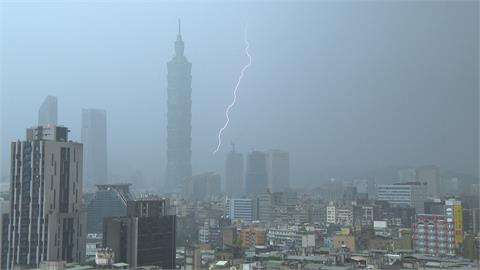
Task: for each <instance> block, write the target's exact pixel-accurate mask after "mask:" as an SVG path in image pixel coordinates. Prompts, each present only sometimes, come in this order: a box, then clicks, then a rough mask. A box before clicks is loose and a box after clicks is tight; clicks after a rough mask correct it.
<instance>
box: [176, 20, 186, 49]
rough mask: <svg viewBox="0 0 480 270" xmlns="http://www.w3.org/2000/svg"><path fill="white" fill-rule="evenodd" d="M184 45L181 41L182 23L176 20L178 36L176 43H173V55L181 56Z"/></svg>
mask: <svg viewBox="0 0 480 270" xmlns="http://www.w3.org/2000/svg"><path fill="white" fill-rule="evenodd" d="M183 50H184V45H183V40H182V22H181V21H180V19H178V35H177V41H175V54H176V55H178V56H182V55H183Z"/></svg>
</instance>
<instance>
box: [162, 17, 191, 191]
mask: <svg viewBox="0 0 480 270" xmlns="http://www.w3.org/2000/svg"><path fill="white" fill-rule="evenodd" d="M183 50H184V44H183V40H182V33H181V25H180V20H179V21H178V35H177V40H176V41H175V55H174V56H173V58H172V60H170V61H169V62H168V63H167V68H168V75H167V81H168V87H167V92H168V100H167V108H168V113H167V121H168V123H167V168H166V174H165V176H166V183H165V188H166V191H167V192H176V191H178V188H179V187H180V186H181V185H182V183H183V181H184V179H185V178H186V177H190V176H192V164H191V152H192V151H191V141H192V138H191V133H192V126H191V119H192V110H191V107H192V99H191V95H192V87H191V82H192V75H191V70H192V64H191V63H190V62H188V60H187V58H185V56H184V55H183Z"/></svg>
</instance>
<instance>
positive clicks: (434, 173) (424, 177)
mask: <svg viewBox="0 0 480 270" xmlns="http://www.w3.org/2000/svg"><path fill="white" fill-rule="evenodd" d="M439 171H440V169H439V168H438V167H437V166H433V165H431V166H423V167H420V168H417V171H416V174H417V181H418V182H421V183H427V195H430V196H438V195H439V181H440V176H439V174H440V173H439Z"/></svg>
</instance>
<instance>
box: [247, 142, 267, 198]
mask: <svg viewBox="0 0 480 270" xmlns="http://www.w3.org/2000/svg"><path fill="white" fill-rule="evenodd" d="M267 188H268V168H267V153H265V152H261V151H252V152H250V153H248V155H247V170H246V172H245V193H246V194H247V195H254V194H259V193H261V192H264V191H266V190H267Z"/></svg>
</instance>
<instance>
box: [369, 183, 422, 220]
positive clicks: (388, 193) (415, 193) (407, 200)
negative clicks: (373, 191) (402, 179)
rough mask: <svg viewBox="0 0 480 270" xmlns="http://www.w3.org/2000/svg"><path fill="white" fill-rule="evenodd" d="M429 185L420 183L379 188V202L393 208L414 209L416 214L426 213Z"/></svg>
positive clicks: (380, 186)
mask: <svg viewBox="0 0 480 270" xmlns="http://www.w3.org/2000/svg"><path fill="white" fill-rule="evenodd" d="M426 199H427V185H425V184H424V183H420V182H407V183H396V184H391V185H378V186H377V200H379V201H387V202H389V203H390V204H391V205H393V206H410V207H414V208H415V211H416V213H424V204H425V201H426Z"/></svg>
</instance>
